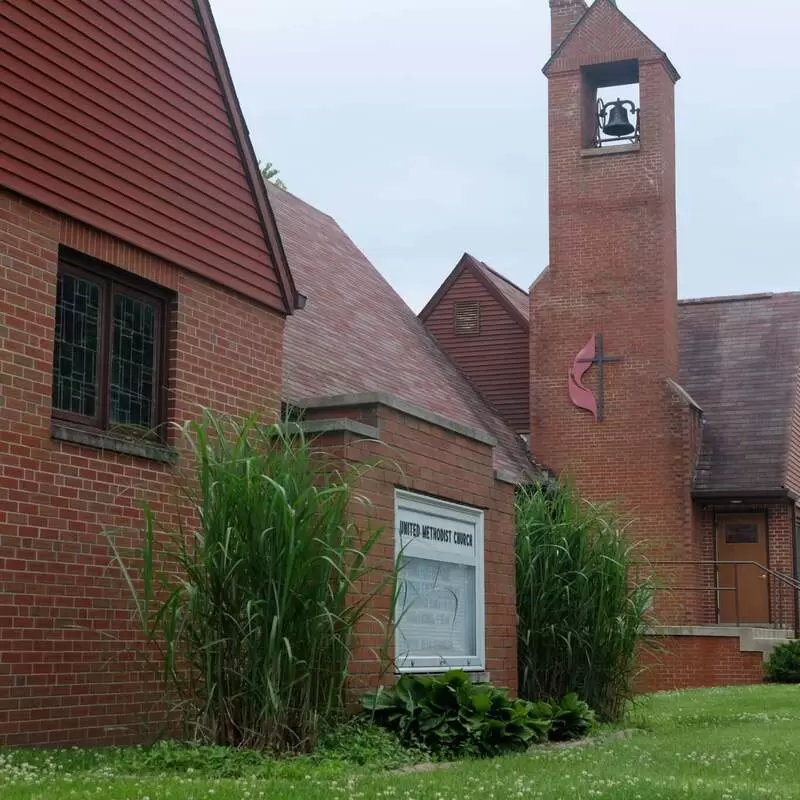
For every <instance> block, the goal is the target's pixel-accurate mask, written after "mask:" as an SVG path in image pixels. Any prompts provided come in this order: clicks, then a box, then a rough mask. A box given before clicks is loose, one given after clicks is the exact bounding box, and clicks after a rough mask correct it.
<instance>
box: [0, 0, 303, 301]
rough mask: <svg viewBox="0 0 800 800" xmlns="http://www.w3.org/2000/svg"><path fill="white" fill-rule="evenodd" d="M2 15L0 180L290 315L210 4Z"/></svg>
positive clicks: (17, 6) (93, 6) (13, 2)
mask: <svg viewBox="0 0 800 800" xmlns="http://www.w3.org/2000/svg"><path fill="white" fill-rule="evenodd" d="M0 21H1V22H0V24H2V26H3V32H4V41H3V46H4V49H5V50H6V51H7V55H8V58H6V59H4V61H3V67H2V73H1V74H2V84H3V87H4V98H3V156H4V157H3V159H2V162H0V186H3V187H5V188H8V189H10V190H12V191H14V192H16V193H17V194H20V195H23V196H25V197H28V198H30V199H32V200H34V201H36V202H38V203H41V204H42V205H45V206H48V207H49V208H52V209H54V210H55V211H57V212H60V213H62V214H64V215H66V216H69V217H72V218H74V219H76V220H79V221H80V222H83V223H85V224H87V225H89V226H91V227H94V228H97V229H99V230H102V231H104V232H106V233H109V234H110V235H112V236H116V237H117V238H119V239H122V240H123V241H126V242H128V243H130V244H133V245H134V246H136V247H139V248H141V249H143V250H146V251H148V252H150V253H153V254H155V255H157V256H159V257H161V258H163V259H165V260H167V261H171V262H173V263H175V264H177V265H179V266H181V267H184V268H185V269H187V270H190V271H192V272H195V273H197V274H199V275H202V276H203V277H205V278H208V279H210V280H213V281H215V282H217V283H220V284H222V285H224V286H228V287H229V288H231V289H233V290H235V291H237V292H240V293H242V294H244V295H247V296H248V297H252V298H253V299H255V300H257V301H259V302H261V303H264V304H265V305H268V306H270V307H272V308H274V309H275V310H276V311H280V312H284V313H290V312H291V310H292V309H293V307H294V305H295V301H296V296H295V289H294V285H293V283H292V278H291V274H290V273H289V270H288V267H287V264H286V258H285V255H284V253H283V249H282V246H281V242H280V237H279V236H278V232H277V227H276V225H275V220H274V218H273V217H272V212H271V211H270V208H269V203H268V201H267V197H266V194H265V191H264V188H263V185H262V182H261V180H260V176H259V171H258V165H257V162H256V158H255V155H254V153H253V149H252V146H251V144H250V140H249V136H248V134H247V128H246V126H245V124H244V120H243V119H242V114H241V109H240V107H239V103H238V101H237V99H236V94H235V92H234V90H233V85H232V81H231V77H230V73H229V70H228V66H227V64H226V62H225V58H224V55H223V52H222V47H221V45H220V41H219V35H218V33H217V29H216V26H215V25H214V21H213V17H212V14H211V9H210V6H209V3H208V0H137V2H134V0H117V2H113V3H97V2H94V0H74V1H73V2H69V3H67V2H47V3H39V2H37V3H33V2H30V1H29V0H4V2H0Z"/></svg>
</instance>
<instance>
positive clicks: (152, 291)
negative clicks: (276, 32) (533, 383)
mask: <svg viewBox="0 0 800 800" xmlns="http://www.w3.org/2000/svg"><path fill="white" fill-rule="evenodd" d="M0 24H2V28H3V37H4V38H3V46H4V48H7V49H8V52H9V54H10V57H9V58H8V59H5V60H4V61H3V64H2V68H1V69H2V81H1V82H2V84H3V87H4V101H3V107H2V114H3V124H2V133H0V139H1V141H0V144H1V147H0V149H1V150H2V158H1V159H0V745H24V744H28V745H31V744H37V745H38V744H46V745H65V744H84V745H88V744H113V743H128V742H132V741H141V740H147V739H148V738H152V736H153V735H154V734H157V733H158V732H159V731H161V730H163V729H164V728H163V725H164V722H165V712H166V709H165V707H164V703H163V700H162V695H161V691H160V690H161V686H160V685H159V683H158V682H157V681H156V680H154V672H153V670H152V669H149V668H148V666H147V665H146V663H145V662H144V660H143V659H142V658H141V638H140V637H139V635H138V630H137V626H136V624H135V621H134V617H133V614H132V600H131V596H130V593H129V590H128V588H127V585H126V581H125V579H124V576H123V575H122V574H121V572H120V570H119V568H118V567H117V566H116V565H115V564H114V563H113V559H112V552H111V548H110V546H109V539H108V537H107V535H106V534H107V533H108V532H109V531H112V532H113V533H114V537H115V539H116V543H117V546H118V547H120V548H122V549H123V550H125V551H127V552H132V553H136V552H137V551H138V550H139V548H140V546H141V541H142V512H141V508H142V504H143V503H144V502H148V503H149V504H150V506H151V507H152V509H153V511H154V513H155V515H156V519H157V522H158V525H159V526H163V527H164V528H167V529H172V530H174V529H175V527H176V526H177V524H178V521H179V520H178V511H177V510H176V502H175V500H176V496H177V493H178V491H179V483H180V481H181V476H182V468H183V467H185V466H186V467H189V468H190V467H191V464H192V461H191V458H190V455H191V454H190V453H189V452H187V449H186V447H185V445H182V440H181V437H180V435H179V434H178V432H177V431H176V425H177V424H182V423H184V422H186V421H187V420H190V419H193V418H195V417H197V416H198V415H199V414H200V411H201V409H202V408H211V409H213V410H215V411H217V412H222V413H227V414H231V415H234V416H241V415H245V414H251V413H253V412H259V413H260V414H261V415H262V416H263V418H264V419H265V420H267V421H274V420H277V419H278V418H279V416H280V414H281V409H282V408H285V409H289V408H291V409H292V410H293V411H294V413H295V414H297V415H299V416H302V418H303V419H302V423H301V424H302V426H303V427H304V428H305V430H306V431H307V433H308V435H309V436H314V437H316V438H315V446H317V447H319V448H323V449H325V450H327V451H328V453H329V454H330V455H332V456H333V457H334V459H335V463H337V464H338V463H340V462H339V461H338V460H336V459H341V460H342V461H344V462H347V463H354V462H357V463H359V464H361V465H363V466H364V467H365V470H364V475H363V479H362V481H361V483H360V484H359V485H358V492H359V494H361V495H363V496H364V497H365V499H366V500H367V501H368V506H367V507H368V508H369V512H368V514H369V517H370V522H371V524H373V525H374V526H378V527H379V528H380V530H381V531H382V539H381V541H380V544H379V545H378V546H376V547H375V548H374V549H373V551H372V555H373V557H374V558H375V563H374V565H375V566H377V567H382V566H383V567H389V568H391V567H393V566H394V563H395V559H396V558H398V557H399V556H400V554H401V553H402V556H403V559H404V565H405V567H406V569H405V571H404V582H403V593H402V598H403V600H402V602H403V604H404V606H403V613H402V619H401V620H400V621H399V622H398V624H397V627H396V630H395V631H394V647H393V648H392V652H391V662H392V664H391V665H392V666H393V667H394V670H395V671H396V672H404V671H407V672H431V671H443V670H446V669H449V668H452V667H462V668H463V669H465V670H468V671H470V672H471V673H474V674H475V675H476V676H482V677H484V678H487V679H491V680H492V681H494V682H495V683H496V684H498V685H501V686H506V687H509V688H510V689H511V690H512V691H513V690H514V688H515V686H516V631H515V624H514V621H515V609H516V597H515V584H514V575H515V562H514V524H513V511H514V491H515V487H516V486H517V485H518V484H519V483H520V482H522V481H527V480H530V479H531V476H532V473H534V472H535V470H534V468H533V467H532V464H531V462H530V460H529V458H528V454H527V452H526V448H525V446H524V443H523V441H522V440H521V439H520V438H519V437H518V436H517V435H516V433H515V432H514V430H513V429H512V428H511V427H510V426H509V425H508V424H507V423H506V422H505V421H504V419H503V418H502V417H501V416H500V415H499V414H498V413H496V412H495V411H493V409H491V407H490V406H489V405H488V403H487V402H486V401H485V400H484V399H483V398H482V397H481V395H480V394H479V393H478V392H477V391H475V389H474V388H473V387H472V386H471V385H470V383H469V381H468V380H467V379H466V378H465V377H464V375H463V374H462V373H461V372H460V371H459V370H458V368H457V367H456V366H455V365H454V364H453V363H452V361H451V360H450V359H448V358H447V356H446V355H445V354H444V353H443V352H442V351H441V350H440V349H439V348H438V347H437V346H436V343H435V342H434V340H433V339H432V338H431V337H430V336H429V335H428V334H427V332H426V331H425V328H424V326H423V324H422V323H421V322H420V321H419V320H418V319H417V317H416V315H415V314H414V312H413V311H412V310H411V309H410V308H409V307H408V306H407V305H406V304H405V303H404V302H403V300H402V299H401V298H400V297H399V296H398V295H397V293H396V292H394V290H393V289H392V288H391V286H389V284H388V283H387V282H386V281H385V280H384V279H383V278H382V277H381V276H380V274H379V273H378V271H377V270H376V269H375V268H374V267H373V266H372V265H371V264H370V263H369V261H367V259H366V258H365V257H364V255H363V254H362V253H361V252H360V251H359V250H358V248H357V247H356V246H355V245H354V244H353V242H352V241H351V240H350V239H349V238H348V237H347V235H346V234H345V233H344V232H343V231H342V230H341V229H340V228H339V226H338V225H337V224H336V222H335V221H334V220H333V219H332V218H331V217H329V216H328V215H327V214H324V213H322V212H320V211H318V210H316V209H314V208H312V207H311V206H309V205H307V204H306V203H303V202H302V201H300V200H298V199H297V198H295V197H293V196H292V195H289V194H288V193H285V192H281V191H280V190H278V189H274V190H272V189H270V193H271V194H270V195H268V194H267V190H266V188H265V186H264V183H263V181H262V179H261V175H260V173H259V170H258V163H257V160H256V157H255V154H254V152H253V149H252V147H251V144H250V141H249V137H248V135H247V130H246V126H245V123H244V120H243V118H242V114H241V110H240V108H239V105H238V102H237V99H236V95H235V92H234V90H233V86H232V82H231V78H230V75H229V73H228V69H227V66H226V62H225V58H224V55H223V53H222V49H221V45H220V41H219V37H218V35H217V31H216V28H215V26H214V22H213V19H212V15H211V9H210V6H209V3H208V0H148V2H146V3H141V2H135V1H134V0H117V2H114V3H110V4H108V3H106V4H98V3H94V2H89V1H88V0H75V2H70V3H62V2H52V3H36V2H31V0H5V2H0ZM278 79H279V78H278ZM295 278H296V280H297V285H296V284H295ZM366 467H368V469H367V468H366ZM534 477H535V476H534ZM364 508H365V506H364V505H360V504H359V505H358V507H357V508H354V509H353V513H354V515H356V514H360V515H361V518H363V516H364V515H365V512H364ZM182 522H184V523H186V519H183V520H182ZM184 529H187V528H184ZM419 599H421V600H422V602H418V600H419ZM390 602H391V590H390V589H389V587H387V589H386V592H385V593H384V594H383V595H382V596H381V597H380V598H379V599H378V600H377V601H376V603H375V607H374V608H373V609H372V611H373V614H374V617H370V619H369V620H366V621H365V626H364V628H363V629H362V630H359V631H358V634H359V635H358V638H357V643H356V646H355V648H354V656H353V661H352V664H351V668H352V669H351V671H352V677H353V687H354V688H359V687H363V686H364V685H366V684H370V682H371V684H370V685H374V683H375V681H376V680H377V679H378V677H379V675H380V674H383V673H382V672H381V670H382V668H383V666H384V665H383V663H382V660H381V652H382V647H383V644H384V640H383V638H382V637H383V633H384V630H385V628H386V627H387V626H386V624H385V622H386V620H388V617H389V612H390V610H391V609H390ZM398 616H401V615H398ZM381 617H383V619H384V623H383V629H382V628H381V624H380V619H381ZM375 620H377V621H375Z"/></svg>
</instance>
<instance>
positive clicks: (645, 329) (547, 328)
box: [531, 0, 702, 621]
mask: <svg viewBox="0 0 800 800" xmlns="http://www.w3.org/2000/svg"><path fill="white" fill-rule="evenodd" d="M550 8H551V15H552V45H553V54H552V57H551V58H550V60H549V61H548V62H547V64H546V65H545V67H544V73H545V75H546V76H547V79H548V81H549V139H550V144H549V153H550V162H549V169H550V265H549V267H548V268H547V269H546V270H545V272H544V273H542V275H541V276H540V278H539V279H538V280H537V281H536V283H535V284H534V285H533V287H532V288H531V336H532V339H531V409H532V411H531V448H532V451H533V453H534V455H535V456H536V457H537V459H539V460H541V461H542V462H543V463H544V464H547V465H548V466H549V467H550V468H551V469H553V470H555V471H556V472H559V473H567V474H569V475H570V476H571V477H572V478H573V479H574V481H575V482H576V483H577V485H578V487H579V489H580V490H581V492H582V494H583V496H584V497H586V498H587V499H590V500H595V501H601V500H613V501H616V502H618V503H619V505H620V506H621V508H622V510H623V512H624V513H625V515H626V517H628V518H629V519H630V520H631V531H632V534H633V537H634V538H635V539H637V540H641V541H644V542H646V543H647V548H648V554H649V555H650V556H651V557H653V558H661V559H676V560H697V559H699V558H701V557H702V554H701V553H700V551H699V549H698V546H697V545H696V543H695V541H694V536H693V534H692V511H691V478H692V468H691V461H692V454H691V453H690V452H689V451H690V450H691V446H692V445H691V440H692V437H691V434H690V429H691V425H692V420H691V413H690V412H689V411H688V410H687V405H688V403H687V398H686V396H685V393H682V392H681V391H680V389H679V387H678V386H677V379H678V355H677V353H678V332H677V257H676V214H675V126H674V88H675V83H676V81H677V80H678V78H679V76H678V73H677V72H676V70H675V68H674V67H673V66H672V64H671V63H670V62H669V60H668V58H667V56H666V55H665V53H663V52H662V51H661V50H660V49H659V48H658V47H656V45H655V44H653V42H652V41H651V40H650V39H649V38H648V37H647V36H645V35H644V34H643V33H642V32H641V31H640V30H639V29H638V28H637V27H636V26H635V25H634V24H633V23H632V22H631V21H630V20H629V19H628V18H627V17H626V16H625V15H624V14H623V13H622V12H621V11H620V9H619V8H618V7H617V5H616V3H615V2H613V1H612V0H595V2H594V3H593V5H592V6H591V7H587V4H586V3H585V2H583V0H550ZM618 99H619V100H622V101H623V102H622V103H620V104H618V103H617V102H616V101H617V100H618ZM626 101H630V102H626ZM680 616H682V617H684V618H685V621H689V619H690V618H693V617H694V614H693V613H691V612H688V613H687V614H685V615H683V614H681V615H680ZM673 621H677V619H673Z"/></svg>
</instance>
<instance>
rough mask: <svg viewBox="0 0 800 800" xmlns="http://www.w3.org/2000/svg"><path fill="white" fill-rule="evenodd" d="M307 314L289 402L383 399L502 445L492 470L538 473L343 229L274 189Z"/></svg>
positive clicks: (292, 335) (293, 321)
mask: <svg viewBox="0 0 800 800" xmlns="http://www.w3.org/2000/svg"><path fill="white" fill-rule="evenodd" d="M268 189H269V199H270V203H271V206H272V209H273V211H274V213H275V218H276V220H277V223H278V229H279V231H280V234H281V239H282V241H283V245H284V248H285V250H286V254H287V257H288V261H289V265H290V268H291V270H292V275H293V277H294V280H295V284H296V286H297V289H298V291H299V292H301V293H302V294H304V295H306V296H307V297H308V302H307V304H306V307H305V309H304V310H303V311H302V312H301V313H299V314H296V315H294V316H292V317H290V318H288V319H287V321H286V334H285V339H284V399H286V400H287V401H289V402H296V401H298V400H302V399H305V398H309V397H329V396H337V395H343V394H362V393H375V392H381V393H384V394H388V395H391V396H393V397H396V398H398V399H400V400H403V401H405V402H406V403H409V404H412V405H413V406H416V407H417V408H419V409H421V410H423V411H426V412H428V413H432V414H437V415H439V416H441V417H444V418H446V419H447V420H449V421H451V422H454V423H456V424H459V425H463V426H467V427H469V428H472V429H475V430H478V431H481V432H483V433H484V434H488V435H489V436H491V437H493V438H495V439H496V440H497V446H496V447H495V448H494V464H495V469H497V470H500V471H503V472H506V473H511V474H513V475H514V476H517V477H519V476H521V475H522V474H523V473H524V472H530V471H532V470H533V467H532V464H531V461H530V460H529V458H528V456H527V452H526V448H525V444H524V442H523V441H522V439H521V438H520V437H519V436H518V435H517V434H516V433H514V431H512V430H511V429H510V428H509V427H508V426H507V425H506V424H505V423H504V422H503V421H502V420H501V419H500V418H499V417H498V416H497V415H496V414H495V413H494V412H493V411H491V410H490V409H489V408H488V406H487V405H486V404H485V403H484V402H483V400H482V399H481V398H480V396H479V395H478V394H477V392H476V391H475V390H474V389H473V388H472V386H471V385H470V384H469V383H468V382H467V380H466V379H465V378H464V377H463V376H462V375H461V373H460V372H459V371H458V369H457V368H456V366H455V365H454V364H453V363H452V362H451V361H450V359H449V358H448V357H447V356H446V355H445V354H444V353H443V352H442V351H441V350H440V349H439V347H438V345H437V344H436V343H435V341H434V340H433V339H432V338H431V337H430V335H429V334H428V332H427V331H426V330H425V327H424V326H423V324H422V322H420V320H418V319H417V317H416V315H415V314H414V312H413V311H412V310H411V309H410V308H409V307H408V305H406V303H405V301H404V300H403V299H402V298H401V297H400V296H399V295H398V294H397V293H396V292H395V291H394V289H393V288H392V287H391V286H390V285H389V283H388V282H387V281H386V280H385V279H384V278H383V277H382V276H381V274H380V273H379V272H378V270H377V269H375V267H374V266H373V265H372V264H371V263H370V262H369V260H368V259H367V257H366V256H365V255H364V254H363V253H362V252H361V251H360V250H359V249H358V248H357V247H356V245H355V244H354V243H353V242H352V241H351V239H350V238H349V237H348V236H347V234H346V233H345V232H344V231H343V230H342V229H341V228H340V227H339V225H338V224H337V223H336V221H335V220H334V219H333V218H332V217H330V216H328V215H327V214H325V213H323V212H321V211H319V210H317V209H316V208H314V207H313V206H310V205H308V204H307V203H305V202H303V201H302V200H300V199H298V198H297V197H295V196H294V195H292V194H290V193H288V192H285V191H282V190H280V189H277V188H275V187H273V186H269V187H268Z"/></svg>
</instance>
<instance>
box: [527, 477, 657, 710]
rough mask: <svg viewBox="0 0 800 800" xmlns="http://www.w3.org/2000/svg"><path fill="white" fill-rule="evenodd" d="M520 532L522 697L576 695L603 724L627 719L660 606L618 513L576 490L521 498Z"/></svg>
mask: <svg viewBox="0 0 800 800" xmlns="http://www.w3.org/2000/svg"><path fill="white" fill-rule="evenodd" d="M516 530H517V537H516V554H517V608H518V616H519V625H518V652H519V691H520V696H521V697H524V698H526V699H529V700H539V699H542V698H546V699H552V698H561V697H564V696H566V695H569V694H570V693H575V694H577V696H578V697H580V698H581V699H583V700H585V701H586V702H587V703H588V704H589V705H590V706H591V707H592V708H593V709H594V710H595V711H596V712H597V715H598V717H599V718H600V719H601V720H604V721H611V720H616V719H618V718H619V717H620V715H621V713H622V712H623V709H624V704H625V701H626V700H627V699H628V698H630V697H631V695H632V680H633V677H634V673H635V670H636V656H637V642H638V641H639V639H640V637H641V636H642V634H643V633H644V632H645V629H646V625H647V612H648V608H649V606H650V602H651V599H652V587H651V585H650V584H649V582H637V580H636V579H635V576H634V571H633V569H632V567H633V563H634V554H633V551H634V548H633V547H632V545H631V544H630V542H629V541H628V539H627V538H626V536H625V535H624V533H623V531H622V530H621V528H620V526H619V524H618V520H617V518H616V516H615V515H614V513H613V511H612V510H611V509H610V508H608V507H607V506H605V507H603V506H595V505H592V504H589V503H586V502H584V501H583V500H582V499H581V498H580V496H579V495H578V494H577V492H576V491H575V489H574V488H573V487H571V486H569V485H563V486H556V487H546V486H536V487H530V488H526V489H522V490H520V492H519V494H518V497H517V504H516Z"/></svg>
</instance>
